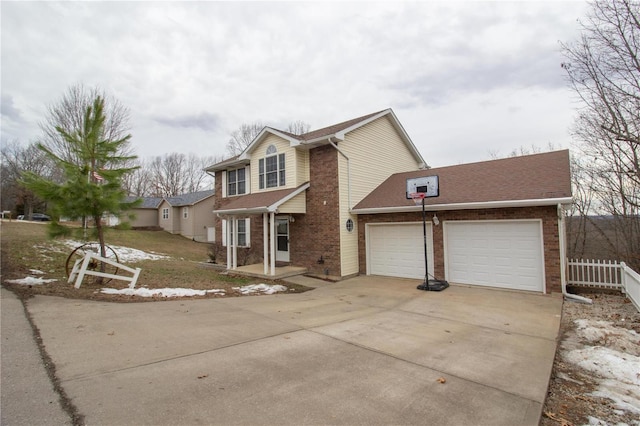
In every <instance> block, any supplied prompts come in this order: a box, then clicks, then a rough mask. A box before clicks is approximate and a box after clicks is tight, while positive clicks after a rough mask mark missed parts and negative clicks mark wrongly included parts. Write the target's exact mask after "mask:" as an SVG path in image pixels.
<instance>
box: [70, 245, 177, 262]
mask: <svg viewBox="0 0 640 426" xmlns="http://www.w3.org/2000/svg"><path fill="white" fill-rule="evenodd" d="M62 243H63V244H64V245H65V246H67V247H69V248H70V249H75V248H77V247H78V246H81V245H83V244H85V243H83V242H82V241H76V240H65V241H62ZM107 245H108V246H109V247H111V248H112V249H113V250H114V251H115V252H116V254H117V255H118V260H119V261H120V262H121V263H127V262H139V261H141V260H162V259H169V258H170V257H169V256H167V255H164V254H159V253H148V252H145V251H142V250H137V249H134V248H130V247H123V246H113V245H111V244H107Z"/></svg>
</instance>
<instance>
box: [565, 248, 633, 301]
mask: <svg viewBox="0 0 640 426" xmlns="http://www.w3.org/2000/svg"><path fill="white" fill-rule="evenodd" d="M567 272H568V274H567V285H576V286H580V287H594V288H605V289H618V290H620V291H621V292H622V293H624V294H626V296H627V297H628V298H629V299H630V300H631V302H632V303H633V304H634V306H635V307H636V309H637V310H638V311H640V274H638V273H637V272H636V271H634V270H633V269H631V268H629V267H628V266H627V265H626V264H625V263H624V262H619V263H618V262H616V261H612V260H592V259H586V260H585V259H568V262H567Z"/></svg>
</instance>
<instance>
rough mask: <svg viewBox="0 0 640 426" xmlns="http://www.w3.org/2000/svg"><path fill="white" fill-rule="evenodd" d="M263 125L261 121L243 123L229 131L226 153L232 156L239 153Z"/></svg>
mask: <svg viewBox="0 0 640 426" xmlns="http://www.w3.org/2000/svg"><path fill="white" fill-rule="evenodd" d="M264 127H265V125H264V124H262V122H261V121H255V122H253V123H249V124H247V123H243V124H241V125H240V127H238V128H237V129H236V130H234V131H233V132H231V138H230V139H229V142H227V153H228V154H229V156H231V157H233V156H236V155H238V154H240V153H241V152H242V151H244V150H245V148H246V147H248V146H249V145H250V144H251V142H252V141H253V140H254V139H255V137H256V136H258V134H260V132H261V131H262V129H264Z"/></svg>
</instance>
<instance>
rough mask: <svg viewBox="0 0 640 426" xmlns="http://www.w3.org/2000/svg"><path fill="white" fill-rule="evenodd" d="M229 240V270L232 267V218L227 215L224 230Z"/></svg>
mask: <svg viewBox="0 0 640 426" xmlns="http://www.w3.org/2000/svg"><path fill="white" fill-rule="evenodd" d="M224 233H225V234H226V237H225V238H226V241H227V270H229V269H231V265H232V263H231V218H229V217H227V226H226V228H225V230H224Z"/></svg>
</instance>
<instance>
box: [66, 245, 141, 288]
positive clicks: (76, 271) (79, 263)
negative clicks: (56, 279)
mask: <svg viewBox="0 0 640 426" xmlns="http://www.w3.org/2000/svg"><path fill="white" fill-rule="evenodd" d="M92 259H95V260H97V261H99V262H104V263H107V264H109V265H112V266H115V267H116V268H118V270H120V269H123V270H125V271H127V272H130V273H132V274H133V276H132V277H126V276H122V275H114V274H107V273H106V272H100V271H92V270H88V269H87V267H88V266H89V263H90V262H91V260H92ZM140 271H141V269H140V268H129V267H128V266H125V265H123V264H121V263H118V262H115V261H113V260H110V259H106V258H104V257H101V256H98V255H97V254H95V253H87V254H85V255H84V257H83V258H81V259H78V260H76V263H75V264H74V265H73V269H72V270H71V273H70V274H69V280H68V281H67V282H69V283H71V282H73V281H74V280H75V282H76V283H75V285H74V287H75V288H80V285H81V284H82V280H83V279H84V276H85V275H93V276H96V277H103V278H111V279H114V280H122V281H129V288H135V286H136V282H138V277H139V276H140ZM76 276H77V278H76Z"/></svg>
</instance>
